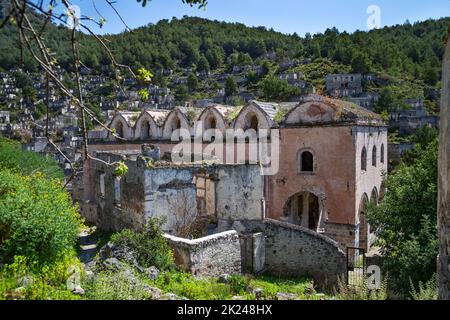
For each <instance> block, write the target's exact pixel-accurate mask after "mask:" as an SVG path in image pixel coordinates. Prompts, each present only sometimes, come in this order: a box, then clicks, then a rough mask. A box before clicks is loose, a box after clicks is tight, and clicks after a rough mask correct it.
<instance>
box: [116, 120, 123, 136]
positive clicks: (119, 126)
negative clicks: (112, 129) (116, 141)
mask: <svg viewBox="0 0 450 320" xmlns="http://www.w3.org/2000/svg"><path fill="white" fill-rule="evenodd" d="M116 136H118V137H120V138H123V124H122V122H118V123H117V125H116Z"/></svg>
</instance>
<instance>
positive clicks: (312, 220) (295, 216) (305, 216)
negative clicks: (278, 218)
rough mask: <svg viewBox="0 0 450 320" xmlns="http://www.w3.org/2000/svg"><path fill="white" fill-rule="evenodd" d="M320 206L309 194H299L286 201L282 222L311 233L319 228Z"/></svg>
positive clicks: (317, 200) (314, 197)
mask: <svg viewBox="0 0 450 320" xmlns="http://www.w3.org/2000/svg"><path fill="white" fill-rule="evenodd" d="M321 211H322V206H321V204H320V201H319V198H318V197H317V196H316V195H314V194H312V193H311V192H299V193H297V194H295V195H293V196H292V197H290V198H289V199H288V201H287V202H286V204H285V205H284V208H283V220H284V221H286V222H289V223H292V224H296V225H299V226H302V227H305V228H308V229H311V230H313V231H317V230H318V229H319V226H320V219H321Z"/></svg>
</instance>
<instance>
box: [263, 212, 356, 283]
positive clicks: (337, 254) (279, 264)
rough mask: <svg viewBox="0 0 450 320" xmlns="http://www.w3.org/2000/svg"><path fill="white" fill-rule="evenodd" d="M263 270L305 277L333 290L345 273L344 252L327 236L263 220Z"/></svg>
mask: <svg viewBox="0 0 450 320" xmlns="http://www.w3.org/2000/svg"><path fill="white" fill-rule="evenodd" d="M265 236H266V248H265V251H266V257H265V267H266V270H267V271H268V272H270V273H272V274H277V275H283V276H287V275H289V276H308V277H312V278H313V279H314V281H315V283H317V284H319V285H320V286H322V287H326V288H329V289H332V288H334V287H336V286H337V283H338V279H339V278H343V277H344V276H345V272H346V261H347V260H346V257H345V253H344V252H343V251H342V250H341V249H340V248H339V246H338V244H337V243H336V242H335V241H333V240H331V239H330V238H328V237H325V236H322V235H320V234H317V233H315V232H313V231H311V230H309V229H306V228H302V227H300V226H294V225H290V224H285V223H282V222H279V221H274V220H267V221H265Z"/></svg>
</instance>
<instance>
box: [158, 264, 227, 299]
mask: <svg viewBox="0 0 450 320" xmlns="http://www.w3.org/2000/svg"><path fill="white" fill-rule="evenodd" d="M154 284H155V285H156V286H157V287H158V288H160V289H161V290H163V291H164V292H165V293H175V294H177V295H179V296H182V297H186V298H188V299H191V300H225V299H229V298H230V297H231V296H232V291H231V290H230V287H229V285H227V284H224V283H218V282H217V280H216V279H196V278H194V277H193V276H192V275H191V274H188V273H184V272H179V271H176V270H172V271H166V272H163V273H162V274H161V275H160V276H159V277H158V278H157V279H156V280H155V283H154Z"/></svg>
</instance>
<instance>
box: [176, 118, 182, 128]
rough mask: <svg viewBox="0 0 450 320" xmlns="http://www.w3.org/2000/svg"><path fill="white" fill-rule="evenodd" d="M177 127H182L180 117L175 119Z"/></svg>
mask: <svg viewBox="0 0 450 320" xmlns="http://www.w3.org/2000/svg"><path fill="white" fill-rule="evenodd" d="M175 129H181V120H180V118H178V117H177V119H176V120H175Z"/></svg>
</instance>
